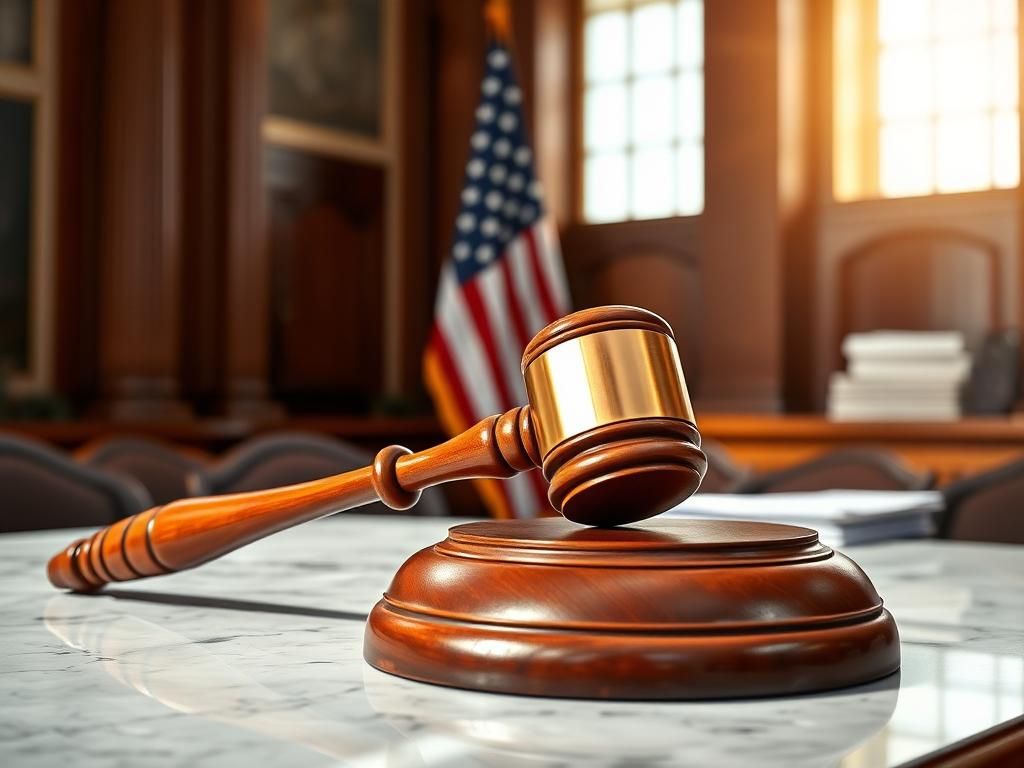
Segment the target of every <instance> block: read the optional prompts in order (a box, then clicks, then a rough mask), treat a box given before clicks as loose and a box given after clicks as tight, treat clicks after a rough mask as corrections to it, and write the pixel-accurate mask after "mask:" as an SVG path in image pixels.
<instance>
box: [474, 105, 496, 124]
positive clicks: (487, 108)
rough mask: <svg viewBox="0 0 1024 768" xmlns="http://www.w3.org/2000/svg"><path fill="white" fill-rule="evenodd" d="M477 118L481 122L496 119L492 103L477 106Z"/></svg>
mask: <svg viewBox="0 0 1024 768" xmlns="http://www.w3.org/2000/svg"><path fill="white" fill-rule="evenodd" d="M476 119H477V120H479V121H480V122H481V123H489V122H491V120H493V119H494V107H492V106H491V105H490V104H481V105H480V106H479V107H477V108H476Z"/></svg>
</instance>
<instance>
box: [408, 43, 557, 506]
mask: <svg viewBox="0 0 1024 768" xmlns="http://www.w3.org/2000/svg"><path fill="white" fill-rule="evenodd" d="M522 101H523V94H522V91H520V89H519V85H518V84H517V83H516V79H515V75H514V73H513V71H512V61H511V57H510V56H509V52H508V49H507V48H506V47H505V46H504V45H503V44H502V43H501V42H500V41H495V42H494V43H493V44H492V45H491V46H490V47H489V48H488V50H487V64H486V67H485V73H484V78H483V82H482V84H481V98H480V104H479V106H478V107H477V110H476V126H475V129H474V131H473V136H472V138H471V139H470V157H469V162H468V163H467V164H466V175H465V184H464V186H463V189H462V205H461V208H460V210H459V215H458V216H457V217H456V219H455V237H454V238H453V241H452V249H451V257H450V258H449V259H447V261H446V262H445V265H444V267H443V268H442V270H441V279H440V281H439V283H438V288H437V302H436V304H435V306H434V327H433V329H432V330H431V334H430V341H429V343H428V345H427V350H426V354H425V355H424V358H423V371H424V377H425V379H426V382H427V388H428V389H429V390H430V393H431V394H432V395H433V397H434V402H435V404H436V405H437V410H438V413H439V415H440V417H441V421H442V423H443V424H444V426H445V428H446V429H447V431H448V432H449V433H451V434H458V433H459V432H462V431H464V430H465V429H468V428H469V427H470V426H471V425H473V424H475V423H476V422H478V421H480V420H481V419H484V418H486V417H488V416H491V415H493V414H496V413H501V412H503V411H507V410H509V409H510V408H514V407H516V406H518V405H523V404H524V403H525V402H526V390H525V387H524V386H523V375H522V371H521V370H520V360H521V357H522V353H523V349H525V347H526V344H527V343H528V342H529V341H530V339H531V338H533V336H534V334H536V333H537V332H538V331H539V330H540V329H541V328H543V327H544V326H545V325H548V324H549V323H552V322H554V321H555V320H557V319H558V318H560V317H561V316H562V315H564V314H565V313H566V312H568V311H569V291H568V288H567V286H566V280H565V270H564V268H563V266H562V257H561V253H560V252H559V249H558V239H557V237H556V235H555V233H554V231H553V229H552V228H551V227H550V225H549V222H548V221H547V219H546V218H545V217H544V211H543V206H542V204H541V191H540V185H539V184H538V182H537V180H536V178H535V177H534V173H533V152H532V151H531V149H530V146H529V143H528V141H527V138H526V130H525V127H524V125H523V111H522ZM477 487H478V488H479V489H480V491H481V494H482V495H483V496H484V499H485V501H486V502H487V504H488V506H489V507H490V509H491V511H492V513H493V514H494V515H495V516H497V517H532V516H535V515H539V514H544V513H546V512H550V511H551V507H550V505H549V504H548V501H547V495H546V492H545V484H544V482H543V480H542V478H540V477H539V475H538V473H537V472H536V471H533V472H528V473H526V474H524V475H519V476H517V477H513V478H510V479H508V480H506V481H504V482H499V481H497V480H484V481H480V482H479V484H478V486H477Z"/></svg>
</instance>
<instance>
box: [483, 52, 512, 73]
mask: <svg viewBox="0 0 1024 768" xmlns="http://www.w3.org/2000/svg"><path fill="white" fill-rule="evenodd" d="M487 63H488V64H490V65H491V66H492V67H494V68H495V69H504V68H505V67H507V66H508V54H507V53H505V51H503V50H501V49H500V48H498V49H497V50H494V51H491V55H490V56H488V57H487Z"/></svg>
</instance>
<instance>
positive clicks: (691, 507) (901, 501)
mask: <svg viewBox="0 0 1024 768" xmlns="http://www.w3.org/2000/svg"><path fill="white" fill-rule="evenodd" d="M942 506H943V502H942V494H941V493H939V492H938V491H815V492H812V493H758V494H732V493H698V494H696V495H695V496H692V497H690V498H689V499H687V500H686V501H684V502H683V503H682V504H680V505H679V506H677V507H673V508H672V509H670V510H669V511H668V512H666V513H665V514H666V515H668V516H671V517H690V518H695V519H702V520H756V521H759V522H766V523H786V524H788V525H801V526H803V527H805V528H813V529H814V530H816V531H817V532H818V535H819V537H820V538H821V541H822V542H823V543H825V544H827V545H828V546H831V547H843V546H852V545H854V544H868V543H870V542H873V541H884V540H886V539H914V538H924V537H927V536H931V535H932V534H933V533H934V532H935V518H936V515H937V513H938V512H940V511H941V510H942Z"/></svg>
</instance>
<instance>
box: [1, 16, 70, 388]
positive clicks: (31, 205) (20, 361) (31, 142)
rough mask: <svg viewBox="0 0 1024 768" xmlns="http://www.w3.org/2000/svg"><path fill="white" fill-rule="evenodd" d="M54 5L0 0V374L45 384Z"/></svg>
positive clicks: (23, 383) (13, 381)
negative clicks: (51, 42)
mask: <svg viewBox="0 0 1024 768" xmlns="http://www.w3.org/2000/svg"><path fill="white" fill-rule="evenodd" d="M55 12H56V8H55V3H53V2H52V0H0V377H2V378H3V379H4V382H5V385H6V386H7V387H8V388H9V389H10V390H11V391H12V392H15V393H16V392H19V391H23V392H34V391H44V390H46V389H49V388H50V386H51V384H52V381H51V379H52V376H51V354H50V352H51V346H52V339H51V322H50V320H51V316H52V309H53V308H52V286H53V270H52V266H51V258H50V256H51V254H50V250H51V248H50V241H51V235H52V230H53V227H52V226H51V223H52V220H51V216H52V210H53V205H52V202H53V201H52V190H53V184H52V163H53V151H52V147H53V140H52V134H53V126H54V121H53V110H54V98H55V87H54V79H53V66H52V62H51V53H52V45H51V44H50V41H51V40H52V34H53V30H54V15H53V14H54V13H55Z"/></svg>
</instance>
